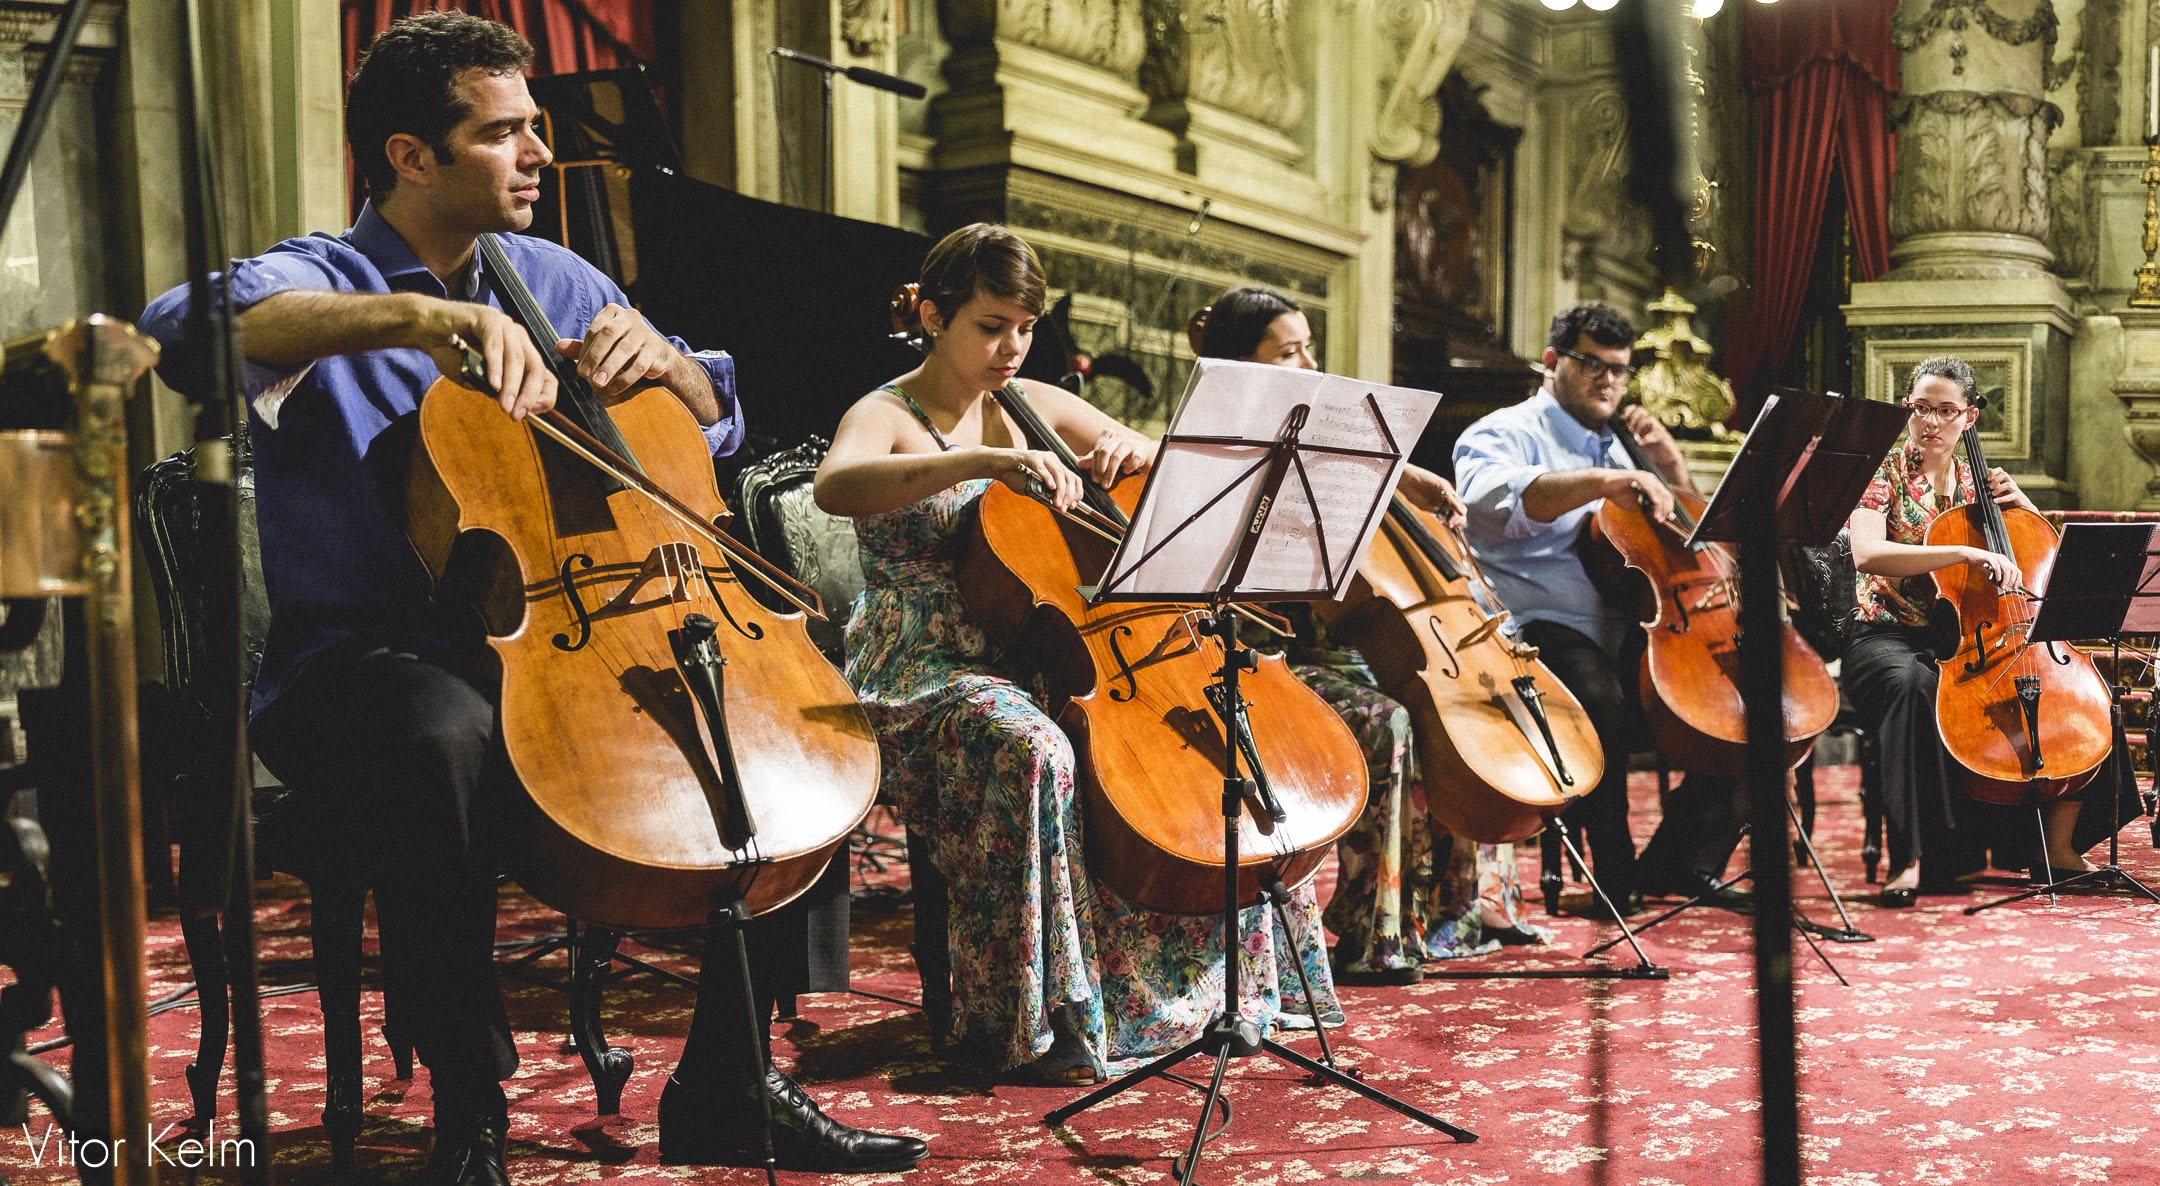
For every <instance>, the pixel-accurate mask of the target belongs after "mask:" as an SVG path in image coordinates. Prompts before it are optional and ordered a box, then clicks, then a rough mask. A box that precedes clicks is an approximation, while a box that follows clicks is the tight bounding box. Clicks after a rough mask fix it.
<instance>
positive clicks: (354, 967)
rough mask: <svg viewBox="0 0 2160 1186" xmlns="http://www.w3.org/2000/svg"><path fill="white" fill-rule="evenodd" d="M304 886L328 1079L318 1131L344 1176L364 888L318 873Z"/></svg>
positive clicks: (354, 1124)
mask: <svg viewBox="0 0 2160 1186" xmlns="http://www.w3.org/2000/svg"><path fill="white" fill-rule="evenodd" d="M308 891H309V895H310V898H311V913H312V915H313V932H312V939H313V942H314V946H315V984H316V990H315V995H316V1001H317V1003H318V1004H319V1005H320V1007H321V1009H322V1023H323V1068H324V1071H325V1072H326V1074H325V1077H326V1079H327V1080H328V1083H327V1085H326V1086H327V1088H328V1091H327V1093H326V1095H325V1098H324V1101H323V1116H322V1119H323V1131H324V1132H325V1133H326V1134H328V1135H329V1138H330V1172H331V1173H332V1174H334V1175H337V1176H339V1177H349V1176H350V1175H351V1174H352V1172H353V1146H354V1145H355V1144H356V1143H358V1141H359V1139H360V1120H361V1111H360V1096H361V1085H360V931H361V924H362V920H363V918H364V916H365V913H366V905H367V890H366V889H365V888H364V887H362V886H361V885H359V884H358V883H357V882H353V881H349V880H345V879H342V878H340V879H335V880H333V879H324V880H323V881H322V882H320V883H318V884H315V885H311V886H309V887H308Z"/></svg>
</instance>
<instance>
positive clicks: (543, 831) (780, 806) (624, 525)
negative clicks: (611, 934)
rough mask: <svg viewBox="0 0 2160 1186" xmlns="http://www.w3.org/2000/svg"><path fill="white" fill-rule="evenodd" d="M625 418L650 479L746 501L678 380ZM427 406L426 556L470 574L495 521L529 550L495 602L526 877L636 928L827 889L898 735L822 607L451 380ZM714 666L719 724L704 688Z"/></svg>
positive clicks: (705, 505)
mask: <svg viewBox="0 0 2160 1186" xmlns="http://www.w3.org/2000/svg"><path fill="white" fill-rule="evenodd" d="M610 414H611V415H612V420H613V423H614V425H615V426H616V428H617V429H618V430H619V432H620V434H621V438H622V440H623V441H624V442H626V443H627V444H628V446H629V449H630V451H631V453H632V454H633V455H634V456H635V458H636V461H637V463H638V466H639V467H640V468H641V469H642V470H643V472H644V476H645V477H646V478H648V479H650V481H651V482H652V483H654V484H655V485H657V486H658V487H660V488H662V489H664V490H666V491H668V492H669V493H671V494H672V495H673V496H674V497H675V498H676V499H677V500H678V502H679V503H680V504H681V505H683V506H686V507H687V508H688V509H689V510H690V511H691V512H693V513H694V514H695V515H696V516H697V517H698V518H699V519H701V520H702V521H703V522H704V523H707V524H710V523H712V522H714V521H715V519H716V518H717V517H719V516H722V515H725V514H726V507H725V505H724V504H723V503H722V501H721V498H720V492H719V487H718V485H717V483H716V480H715V477H714V474H713V467H712V460H711V457H710V455H709V454H708V452H707V450H706V447H705V444H704V440H703V438H702V436H701V434H700V433H699V432H698V431H697V424H696V422H695V420H694V419H693V418H692V417H691V415H690V413H689V411H688V410H687V409H686V408H684V407H683V406H682V404H681V402H680V401H678V400H677V399H676V398H675V397H674V396H673V395H672V394H670V393H669V392H667V391H665V390H662V389H658V388H652V389H647V390H645V391H642V392H639V393H636V394H633V395H631V396H630V397H629V398H628V399H626V400H625V401H623V402H621V403H619V404H617V405H615V406H614V407H613V408H612V409H611V410H610V412H602V413H601V415H603V416H607V415H610ZM419 419H420V438H421V441H420V443H421V448H420V449H419V450H417V451H416V453H417V456H416V460H415V464H414V467H413V474H412V478H411V482H410V488H411V499H410V501H411V522H410V525H409V526H410V534H411V536H412V538H413V541H414V544H415V547H416V548H417V549H418V550H419V551H420V552H421V555H422V558H423V559H424V560H426V561H427V562H428V563H429V565H430V568H431V570H432V571H433V572H434V573H435V574H436V575H437V577H438V579H441V578H444V577H446V576H452V574H454V573H455V572H456V571H457V570H458V569H459V568H460V567H461V564H460V561H459V560H458V559H457V558H455V557H453V554H452V551H451V544H452V542H453V540H454V539H455V537H457V536H458V535H459V534H460V533H472V532H482V533H487V534H488V535H492V536H494V537H496V539H497V540H499V541H500V544H501V545H506V546H507V553H508V557H507V558H508V560H509V561H510V562H512V563H513V564H514V567H505V566H503V565H501V564H499V563H498V564H493V565H489V566H486V567H488V568H489V569H490V570H491V571H492V572H494V573H496V574H498V575H497V576H496V577H495V578H494V583H493V586H492V588H493V590H494V591H495V593H496V596H494V597H491V598H485V599H483V600H484V601H486V603H487V604H489V605H492V606H494V607H495V608H494V609H492V610H490V611H484V614H485V616H487V617H488V618H489V619H490V624H489V633H490V635H491V637H490V639H489V643H490V645H491V646H492V647H493V650H494V653H495V655H496V656H497V658H498V659H499V660H500V663H501V668H502V698H501V713H502V732H503V739H504V742H505V744H506V745H507V747H508V749H509V751H510V760H511V763H512V765H513V766H514V768H515V769H516V772H517V774H518V777H519V779H520V781H521V782H522V783H523V784H524V787H525V790H526V791H527V793H528V794H529V795H530V796H531V799H532V803H533V806H534V807H535V808H536V810H535V811H534V812H533V813H532V816H533V820H532V830H531V837H530V839H531V846H530V849H529V854H528V856H529V859H528V864H527V865H526V867H523V868H521V869H519V870H518V876H519V880H520V881H522V882H523V883H524V885H525V886H526V888H528V889H529V890H530V891H531V892H532V894H533V896H535V897H537V898H539V899H540V900H541V901H543V902H546V903H547V904H548V905H550V906H553V907H555V908H556V909H558V910H561V911H563V912H564V913H566V914H569V915H571V916H572V917H574V918H578V919H581V920H585V921H590V922H595V923H599V924H602V925H606V926H612V927H619V928H661V927H682V926H696V925H701V924H704V923H706V922H707V921H709V920H710V917H711V915H712V913H713V911H714V910H715V909H717V908H719V907H721V906H724V905H726V904H727V903H729V902H732V901H734V900H735V899H737V898H738V897H739V898H741V899H742V900H743V901H744V902H745V903H746V904H747V905H748V907H749V909H750V911H751V913H753V914H758V913H762V912H764V911H766V910H770V909H773V908H775V907H777V906H780V905H783V904H785V903H786V902H788V901H790V900H792V899H793V898H795V897H796V896H797V895H799V894H801V893H802V892H803V891H804V890H806V889H808V888H809V887H810V885H811V884H812V883H814V882H815V881H816V880H817V878H818V876H819V875H820V874H821V873H823V872H824V869H825V866H826V864H827V863H828V861H829V860H830V859H831V857H832V854H833V853H834V852H835V851H836V850H837V849H838V847H839V845H840V844H841V843H843V842H844V841H845V840H846V838H847V835H848V833H849V832H851V831H852V830H853V829H854V827H855V825H857V824H858V823H860V822H861V821H862V819H863V817H864V816H865V815H867V814H868V812H869V809H870V805H871V802H872V799H873V797H874V796H875V794H876V792H877V785H878V750H877V741H876V738H875V736H874V735H873V734H872V732H871V728H870V723H869V720H868V718H867V717H866V716H865V715H864V713H863V710H862V707H861V705H859V704H858V703H856V700H855V695H854V692H853V690H852V689H851V688H849V686H848V684H847V681H846V680H845V679H844V678H842V676H841V675H840V673H839V672H837V671H835V670H834V669H833V667H832V665H831V664H830V663H829V662H827V661H826V659H825V658H824V656H823V655H821V654H820V653H819V652H818V650H817V648H816V647H815V646H814V645H812V643H811V642H810V639H809V636H808V634H807V633H806V632H805V630H804V628H803V616H802V615H801V614H800V613H794V614H775V613H773V612H772V611H770V610H768V609H766V608H765V607H764V606H762V605H761V604H759V603H758V602H757V601H756V600H755V599H754V598H752V597H751V596H750V595H749V593H748V592H746V591H745V590H744V588H743V587H742V585H741V584H740V583H738V581H737V579H736V577H735V574H734V571H733V569H732V568H731V567H730V565H729V562H728V560H727V559H726V558H724V556H723V555H721V554H720V552H719V550H718V549H717V548H716V547H715V546H714V542H713V540H712V538H710V536H709V535H706V534H701V533H699V532H697V531H695V530H687V529H686V528H685V526H684V525H683V524H682V523H681V522H680V521H679V520H678V519H676V518H673V517H671V516H670V515H668V514H666V513H664V512H662V511H661V510H660V509H659V508H658V507H657V506H656V505H654V504H653V502H652V501H651V500H650V499H649V498H648V496H647V495H646V494H644V493H641V492H640V491H639V490H636V489H621V490H617V491H615V492H614V493H612V494H610V493H606V492H605V491H604V490H603V489H602V487H601V484H600V483H599V482H597V481H595V480H594V475H596V474H597V473H598V471H597V470H588V469H587V468H584V467H583V463H581V462H579V461H577V460H576V459H574V458H572V457H571V456H570V455H569V454H568V453H567V452H566V451H563V450H560V449H557V448H555V447H553V446H552V445H550V446H549V447H548V448H546V449H543V447H542V445H543V442H542V440H541V438H540V436H539V435H538V433H537V432H536V431H535V430H534V429H533V428H532V427H530V426H529V425H528V424H525V423H519V422H515V421H512V420H511V419H510V418H509V417H508V416H505V415H504V414H503V412H502V409H501V408H500V407H498V406H497V405H496V403H495V402H494V400H492V399H490V398H488V397H486V396H483V395H480V394H478V393H476V392H474V391H471V390H469V389H467V388H464V387H461V386H459V385H457V384H455V383H453V382H451V381H450V380H448V379H444V380H441V381H439V382H437V383H436V384H435V386H434V387H433V388H431V389H430V390H429V391H428V393H427V396H426V398H425V399H424V400H423V401H422V403H421V407H420V417H419ZM528 419H531V418H528ZM499 550H501V549H500V548H498V551H499ZM461 554H463V555H471V554H472V553H471V552H469V551H463V550H461ZM508 573H514V574H515V575H514V577H510V578H509V580H508V581H507V582H506V581H505V580H504V579H503V576H504V575H506V574H508ZM452 579H453V580H454V579H455V578H454V576H452ZM692 613H696V614H700V615H703V616H705V617H706V618H708V619H710V620H711V621H713V622H715V623H716V624H717V630H716V631H715V632H714V635H713V638H712V646H713V647H715V648H716V649H717V651H718V652H719V662H718V663H717V664H712V665H710V666H706V667H700V666H698V665H694V664H691V663H688V662H686V661H683V660H682V659H681V658H680V656H679V654H678V650H677V647H676V646H675V645H674V642H673V641H672V640H671V637H670V632H671V631H675V630H679V629H682V628H684V623H685V620H686V617H687V615H689V614H692ZM712 667H717V675H718V680H717V682H718V685H719V687H718V690H717V696H716V697H715V699H716V700H717V703H718V705H719V707H720V709H721V712H720V713H719V714H718V716H719V725H718V726H717V727H716V725H715V721H714V716H715V714H714V713H713V712H712V711H711V709H710V708H709V707H707V705H705V704H701V703H700V700H699V695H698V688H697V684H698V683H699V679H700V676H699V671H700V670H710V669H711V668H712Z"/></svg>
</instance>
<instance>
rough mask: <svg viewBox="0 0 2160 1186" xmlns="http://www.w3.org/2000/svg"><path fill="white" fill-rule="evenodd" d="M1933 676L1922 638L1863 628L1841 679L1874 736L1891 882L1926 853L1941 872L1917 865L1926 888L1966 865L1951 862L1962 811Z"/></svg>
mask: <svg viewBox="0 0 2160 1186" xmlns="http://www.w3.org/2000/svg"><path fill="white" fill-rule="evenodd" d="M1937 675H1938V669H1937V667H1936V663H1935V656H1934V653H1933V652H1932V651H1930V650H1929V649H1928V647H1927V644H1926V642H1925V639H1924V632H1923V631H1921V630H1918V629H1908V628H1905V627H1899V626H1870V627H1868V628H1866V629H1865V630H1864V631H1863V632H1862V633H1861V635H1860V636H1859V637H1858V638H1856V639H1854V640H1853V641H1852V643H1851V644H1850V645H1849V646H1847V647H1846V648H1845V657H1844V662H1843V664H1842V665H1841V666H1840V675H1839V678H1840V679H1842V680H1843V681H1844V684H1845V694H1846V695H1847V696H1850V697H1852V702H1853V708H1854V709H1856V710H1857V711H1858V712H1859V714H1860V719H1861V720H1862V721H1866V722H1869V723H1870V724H1869V727H1870V728H1872V729H1874V730H1875V759H1876V768H1877V786H1878V787H1880V788H1881V794H1882V820H1883V839H1884V840H1885V841H1886V842H1887V843H1888V844H1889V847H1890V870H1889V877H1895V876H1896V875H1897V874H1898V873H1900V872H1902V871H1903V870H1904V868H1905V867H1906V866H1907V865H1910V864H1912V863H1913V862H1914V861H1925V860H1926V859H1927V858H1928V856H1929V855H1930V854H1931V853H1932V854H1933V855H1935V856H1937V857H1940V858H1943V860H1942V861H1939V862H1937V863H1938V864H1943V865H1944V867H1942V868H1931V867H1928V866H1926V865H1923V867H1922V875H1923V876H1924V877H1928V878H1929V879H1930V884H1931V885H1932V884H1935V883H1940V882H1945V881H1947V880H1949V878H1950V877H1953V876H1955V875H1956V874H1957V873H1959V872H1963V871H1964V866H1966V865H1969V864H1970V863H1971V862H1970V861H1968V860H1964V859H1960V858H1956V857H1953V854H1952V851H1951V849H1950V847H1949V845H1950V836H1951V834H1952V832H1953V831H1954V830H1955V829H1956V826H1957V815H1958V808H1959V806H1961V805H1960V804H1959V803H1958V801H1957V799H1956V798H1954V797H1953V796H1952V794H1951V791H1950V779H1949V755H1947V754H1945V753H1944V752H1943V743H1942V734H1941V733H1940V732H1939V731H1938V730H1937V729H1936V726H1935V683H1936V679H1937ZM2027 814H2028V815H2030V813H2029V812H2028V813H2027ZM1945 862H1951V863H1954V864H1955V866H1956V867H1955V868H1953V867H1951V866H1950V864H1945ZM1889 877H1886V878H1885V879H1884V880H1886V881H1887V880H1889Z"/></svg>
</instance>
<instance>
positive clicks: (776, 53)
mask: <svg viewBox="0 0 2160 1186" xmlns="http://www.w3.org/2000/svg"><path fill="white" fill-rule="evenodd" d="M766 52H767V53H768V54H770V55H772V56H773V57H776V58H785V59H787V60H788V61H790V62H799V63H801V64H802V65H805V66H808V67H810V68H811V69H813V70H816V71H819V72H820V73H821V74H823V75H824V78H823V82H824V90H825V93H824V107H825V213H827V214H832V213H835V206H836V203H835V202H834V200H833V75H835V74H845V75H847V76H848V79H849V81H851V82H859V83H861V84H862V85H864V86H866V87H870V88H871V89H873V90H880V91H890V92H892V93H893V94H895V95H898V96H900V97H901V98H903V99H920V98H922V97H923V96H924V95H927V94H929V93H930V92H929V91H928V90H927V89H926V88H925V87H924V86H923V85H922V84H921V83H919V82H909V81H908V80H907V79H905V78H900V77H897V76H895V75H891V74H887V73H885V72H884V71H882V70H872V69H870V68H869V67H867V66H843V65H841V64H840V63H838V62H833V61H828V60H826V59H824V58H820V57H814V56H812V55H810V54H806V53H801V52H798V51H796V50H792V49H789V48H787V47H786V46H783V45H776V46H774V47H772V48H771V49H770V50H767V51H766ZM776 105H777V100H776ZM776 114H777V113H776Z"/></svg>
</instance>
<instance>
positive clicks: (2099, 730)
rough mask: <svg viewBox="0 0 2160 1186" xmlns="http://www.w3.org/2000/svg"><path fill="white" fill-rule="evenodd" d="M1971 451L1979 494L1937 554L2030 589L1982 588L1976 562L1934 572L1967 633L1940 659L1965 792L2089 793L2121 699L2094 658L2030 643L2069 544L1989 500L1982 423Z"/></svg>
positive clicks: (1940, 520)
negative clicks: (2008, 562)
mask: <svg viewBox="0 0 2160 1186" xmlns="http://www.w3.org/2000/svg"><path fill="white" fill-rule="evenodd" d="M1964 447H1965V460H1966V463H1967V464H1968V465H1969V466H1970V467H1971V469H1972V474H1973V490H1974V493H1975V495H1976V496H1977V497H1976V498H1975V500H1974V501H1973V502H1970V503H1966V504H1964V505H1963V506H1960V507H1954V508H1952V509H1951V510H1950V511H1947V512H1945V513H1943V514H1942V515H1940V516H1938V517H1937V518H1936V520H1935V521H1934V522H1933V523H1931V524H1929V525H1928V534H1927V542H1928V546H1930V547H1945V546H1959V545H1962V546H1966V547H1974V548H1983V549H1986V550H1987V551H1990V552H1994V553H1997V554H1999V555H2003V556H2008V557H2010V558H2011V559H2013V560H2015V561H2017V565H2018V569H2019V570H2020V571H2021V572H2023V573H2024V574H2025V584H2026V587H2027V589H2029V590H2030V591H2031V592H2030V594H2028V593H2027V591H2026V590H2025V589H2018V590H2011V591H2008V592H2005V591H2002V590H2000V589H1997V588H1996V587H1995V583H1994V582H1993V581H1991V580H1988V579H1987V578H1986V577H1984V576H1983V577H1979V578H1977V579H1976V578H1975V576H1974V574H1973V571H1972V566H1971V565H1969V564H1953V565H1951V566H1949V567H1948V568H1939V569H1936V570H1935V571H1934V573H1932V574H1931V575H1932V576H1933V577H1934V578H1935V589H1936V592H1937V594H1938V596H1940V597H1941V598H1943V600H1945V601H1947V602H1949V604H1950V607H1951V609H1952V610H1954V611H1955V617H1956V621H1957V634H1958V642H1957V647H1956V650H1955V652H1954V653H1951V654H1949V655H1948V656H1947V657H1942V656H1941V655H1940V654H1938V658H1939V659H1940V662H1941V667H1942V677H1941V678H1940V679H1939V680H1937V681H1936V684H1935V726H1936V728H1937V730H1938V731H1940V732H1941V734H1942V740H1943V748H1944V749H1946V750H1948V751H1949V753H1950V756H1951V757H1952V758H1954V759H1956V760H1957V764H1958V768H1959V770H1960V771H1961V772H1962V778H1961V779H1960V784H1961V786H1962V788H1963V790H1964V791H1965V793H1966V794H1968V795H1970V796H1972V797H1973V798H1975V799H1978V800H1980V801H1981V802H1983V803H2000V804H2005V805H2009V806H2020V805H2023V804H2026V803H2029V802H2034V801H2036V800H2037V801H2046V800H2049V799H2057V798H2061V797H2062V796H2063V795H2066V794H2068V793H2070V792H2071V791H2074V790H2077V789H2078V788H2079V787H2081V786H2084V785H2085V783H2086V782H2087V781H2088V780H2090V779H2091V778H2092V775H2093V771H2094V770H2095V769H2097V768H2098V767H2099V765H2100V763H2101V762H2103V761H2105V760H2106V758H2107V755H2108V750H2109V749H2110V747H2111V746H2112V744H2113V737H2112V736H2111V732H2110V726H2109V712H2108V710H2109V705H2110V701H2111V696H2110V693H2109V691H2108V687H2107V683H2106V681H2104V680H2102V679H2101V678H2100V672H2099V671H2098V669H2096V668H2095V667H2094V666H2093V661H2092V660H2091V659H2090V658H2088V657H2087V656H2086V655H2085V654H2084V652H2082V651H2079V650H2077V649H2075V648H2071V647H2064V646H2061V645H2060V644H2057V643H2052V642H2050V643H2043V644H2040V645H2038V646H2035V645H2034V644H2033V643H2031V642H2028V641H2026V638H2025V635H2026V634H2027V633H2028V632H2029V631H2030V630H2031V629H2032V622H2033V618H2034V616H2035V611H2034V609H2033V604H2032V601H2030V600H2028V596H2029V597H2031V598H2038V597H2043V596H2045V595H2046V593H2047V586H2048V580H2049V577H2050V576H2051V575H2052V574H2053V571H2054V568H2055V553H2056V550H2057V549H2058V548H2059V547H2060V546H2061V540H2060V538H2059V537H2058V536H2057V535H2056V534H2055V529H2054V528H2053V527H2051V526H2049V525H2048V521H2047V520H2045V519H2043V518H2041V517H2040V516H2038V515H2036V514H2034V513H2032V512H2031V511H2028V510H2026V509H2025V508H2024V507H2008V508H2005V507H2002V506H2000V505H1998V504H1997V503H1996V502H1995V500H1994V498H1992V497H1990V496H1989V494H1988V492H1987V475H1988V463H1987V455H1986V453H1985V452H1984V451H1983V450H1982V448H1981V445H1980V427H1979V425H1978V424H1977V423H1974V424H1971V425H1968V426H1966V428H1965V434H1964ZM1945 649H1946V650H1947V649H1948V648H1947V647H1946V648H1945Z"/></svg>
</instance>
